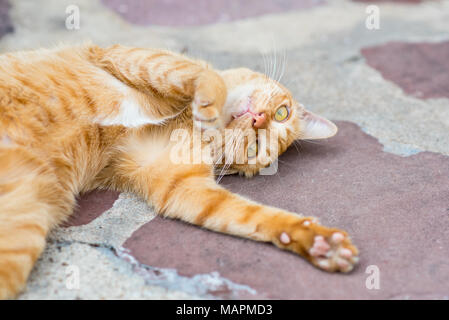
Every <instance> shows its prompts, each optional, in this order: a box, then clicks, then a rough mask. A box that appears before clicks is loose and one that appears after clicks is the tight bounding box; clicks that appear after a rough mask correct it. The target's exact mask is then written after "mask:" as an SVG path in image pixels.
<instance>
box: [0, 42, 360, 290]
mask: <svg viewBox="0 0 449 320" xmlns="http://www.w3.org/2000/svg"><path fill="white" fill-rule="evenodd" d="M200 128H201V130H200ZM232 128H234V129H236V128H237V129H244V130H250V131H251V132H254V133H256V135H255V136H256V137H257V136H258V132H259V131H260V132H262V131H261V130H265V131H267V132H269V133H270V132H271V133H274V132H275V133H276V134H277V135H278V136H279V138H278V141H276V142H278V144H279V148H278V150H277V151H275V152H273V150H272V149H270V148H271V147H267V146H262V147H261V146H260V145H256V146H254V144H253V142H254V141H253V142H251V141H250V140H249V139H246V140H248V141H246V140H245V139H244V138H243V137H242V136H239V135H238V136H236V137H234V138H233V139H231V140H230V141H229V140H228V144H229V143H231V147H230V148H228V147H226V148H225V151H223V152H222V153H221V154H220V153H219V152H218V153H213V154H211V156H212V157H213V161H215V163H210V162H208V163H206V161H199V162H197V163H195V162H192V161H187V162H186V161H181V162H180V163H174V162H173V161H172V158H171V157H172V155H173V150H174V149H175V148H179V143H178V144H177V143H175V142H174V141H173V139H172V138H171V135H172V133H173V132H174V131H175V130H176V129H184V130H186V131H187V132H188V133H189V134H194V133H198V132H206V131H208V132H209V131H212V132H215V134H217V133H218V134H219V135H222V134H224V131H225V130H224V129H232ZM336 131H337V128H336V127H335V125H334V124H332V123H331V122H330V121H328V120H326V119H324V118H321V117H319V116H317V115H315V114H313V113H311V112H308V111H306V110H305V109H304V108H303V107H302V106H301V105H300V104H299V103H298V102H296V101H295V100H294V99H293V97H292V96H291V94H290V93H289V91H288V90H287V89H286V88H284V87H283V86H282V85H281V84H279V83H278V82H276V81H274V80H272V79H269V78H268V77H266V76H265V75H263V74H259V73H256V72H253V71H251V70H248V69H232V70H225V71H218V70H214V69H212V67H211V66H209V65H207V64H206V63H205V62H203V61H198V60H193V59H190V58H187V57H185V56H183V55H179V54H176V53H172V52H169V51H163V50H158V49H140V48H128V47H122V46H118V45H116V46H112V47H109V48H100V47H98V46H95V45H90V44H89V45H84V46H79V47H71V48H56V49H52V50H46V49H40V50H35V51H30V52H17V53H8V54H4V55H1V56H0V298H12V297H15V296H16V295H17V294H18V293H19V292H20V290H21V289H22V288H23V287H24V285H25V283H26V280H27V277H28V275H29V273H30V271H31V269H32V267H33V264H34V263H35V261H36V260H37V258H38V257H39V255H40V254H41V252H42V250H43V249H44V246H45V239H46V236H47V234H48V232H49V230H50V229H52V228H54V227H55V226H57V225H58V224H60V223H61V222H63V221H65V220H66V219H67V218H68V217H69V215H70V214H71V213H72V210H73V208H74V205H75V197H76V196H77V195H78V194H80V193H83V192H86V191H89V190H92V189H95V188H102V189H113V190H118V191H126V192H133V193H135V194H137V195H139V196H141V197H143V198H144V199H145V200H147V201H148V203H149V204H151V205H152V206H153V207H154V209H155V211H156V212H157V213H159V214H161V215H164V216H166V217H170V218H176V219H182V220H184V221H187V222H189V223H193V224H196V225H199V226H202V227H205V228H208V229H211V230H214V231H217V232H224V233H228V234H232V235H235V236H240V237H246V238H250V239H254V240H257V241H267V242H272V243H273V244H275V245H276V246H278V247H280V248H282V249H287V250H291V251H293V252H295V253H297V254H299V255H301V256H303V257H304V258H305V259H307V260H308V261H310V262H311V263H312V264H314V265H315V266H317V267H319V268H321V269H324V270H326V271H342V272H348V271H350V270H352V268H353V266H354V265H355V263H356V262H357V259H358V258H357V249H356V248H355V247H354V246H353V245H352V244H351V242H350V239H349V237H348V235H347V234H346V233H345V232H344V231H341V230H338V229H333V228H327V227H324V226H321V225H320V224H318V223H317V221H316V220H315V219H314V218H311V217H303V216H300V215H298V214H295V213H290V212H287V211H285V210H282V209H277V208H273V207H269V206H264V205H260V204H258V203H255V202H252V201H250V200H247V199H245V198H243V197H240V196H238V195H236V194H233V193H231V192H229V191H227V190H225V189H223V188H222V187H220V186H219V185H218V184H217V183H216V181H215V179H214V172H215V173H216V172H220V173H221V174H229V173H234V172H239V173H241V174H244V175H246V176H252V175H254V174H256V173H258V171H259V170H260V169H261V168H263V167H266V166H267V165H269V164H270V163H271V162H273V161H274V160H275V159H276V158H277V156H278V155H279V154H281V153H282V152H284V151H285V150H286V149H287V147H288V146H289V145H290V144H291V143H292V142H293V141H294V140H295V139H320V138H327V137H330V136H333V135H334V134H335V133H336ZM256 139H258V138H256ZM224 140H225V139H224ZM253 140H254V139H253ZM213 141H215V144H214V143H212V142H213ZM217 141H219V139H211V140H209V142H207V141H206V142H202V143H203V146H207V145H215V146H216V145H217V143H216V142H217ZM245 141H246V142H245ZM184 142H185V141H184ZM183 145H184V146H187V147H188V148H191V147H192V142H187V144H186V143H183ZM237 145H239V146H242V147H243V148H244V149H245V150H246V157H247V160H249V158H253V157H254V156H255V155H256V154H258V153H262V152H261V148H265V149H267V150H264V151H267V152H265V153H266V154H268V156H267V159H268V163H267V162H265V163H262V162H259V160H256V161H255V162H253V163H252V164H249V161H246V162H243V163H242V162H239V163H238V162H236V161H234V162H232V161H231V162H225V163H224V164H223V163H221V162H220V161H219V160H220V158H223V157H226V158H228V156H230V157H231V158H232V156H233V155H232V154H229V153H232V152H235V150H236V146H237ZM220 146H221V145H220ZM267 159H266V160H267ZM219 162H220V163H219Z"/></svg>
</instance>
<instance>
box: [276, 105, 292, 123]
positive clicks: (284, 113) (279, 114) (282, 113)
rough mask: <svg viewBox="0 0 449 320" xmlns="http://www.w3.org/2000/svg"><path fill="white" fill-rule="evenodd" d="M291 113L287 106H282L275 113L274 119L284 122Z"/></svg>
mask: <svg viewBox="0 0 449 320" xmlns="http://www.w3.org/2000/svg"><path fill="white" fill-rule="evenodd" d="M289 114H290V111H289V110H288V108H287V106H280V107H279V108H278V109H277V110H276V113H275V114H274V120H276V121H277V122H282V121H284V120H285V119H287V118H288V116H289Z"/></svg>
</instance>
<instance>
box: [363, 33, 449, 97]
mask: <svg viewBox="0 0 449 320" xmlns="http://www.w3.org/2000/svg"><path fill="white" fill-rule="evenodd" d="M362 54H363V55H364V56H365V58H366V62H367V63H368V65H369V66H371V67H373V68H375V69H377V70H379V71H380V73H381V74H382V76H383V77H384V78H385V79H387V80H390V81H392V82H394V83H395V84H397V85H398V86H399V87H401V88H402V89H403V90H404V92H406V93H407V94H410V95H413V96H415V97H417V98H422V99H427V98H443V97H445V98H449V59H448V57H449V41H446V42H441V43H404V42H390V43H387V44H384V45H380V46H376V47H370V48H364V49H362Z"/></svg>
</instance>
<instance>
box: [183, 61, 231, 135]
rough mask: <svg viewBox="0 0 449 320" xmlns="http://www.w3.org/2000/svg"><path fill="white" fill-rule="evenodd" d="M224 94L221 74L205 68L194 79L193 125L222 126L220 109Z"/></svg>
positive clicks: (208, 127)
mask: <svg viewBox="0 0 449 320" xmlns="http://www.w3.org/2000/svg"><path fill="white" fill-rule="evenodd" d="M226 95H227V89H226V85H225V83H224V81H223V79H222V78H221V76H220V75H218V74H217V73H216V72H215V71H212V70H209V69H205V70H204V71H203V72H202V73H201V74H200V76H199V77H198V78H197V79H196V81H195V96H194V98H193V101H192V113H193V123H194V125H195V126H196V127H198V128H200V129H203V130H205V129H221V128H223V127H224V125H225V123H224V121H223V116H222V112H221V111H222V108H223V105H224V103H225V101H226Z"/></svg>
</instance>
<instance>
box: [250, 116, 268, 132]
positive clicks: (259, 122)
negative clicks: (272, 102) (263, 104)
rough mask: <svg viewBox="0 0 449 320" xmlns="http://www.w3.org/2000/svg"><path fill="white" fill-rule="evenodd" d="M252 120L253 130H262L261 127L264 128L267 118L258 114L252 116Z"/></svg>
mask: <svg viewBox="0 0 449 320" xmlns="http://www.w3.org/2000/svg"><path fill="white" fill-rule="evenodd" d="M253 118H254V123H253V127H254V128H258V129H259V128H262V127H263V126H265V122H266V120H267V117H266V115H265V113H263V112H262V113H258V114H255V115H253Z"/></svg>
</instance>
